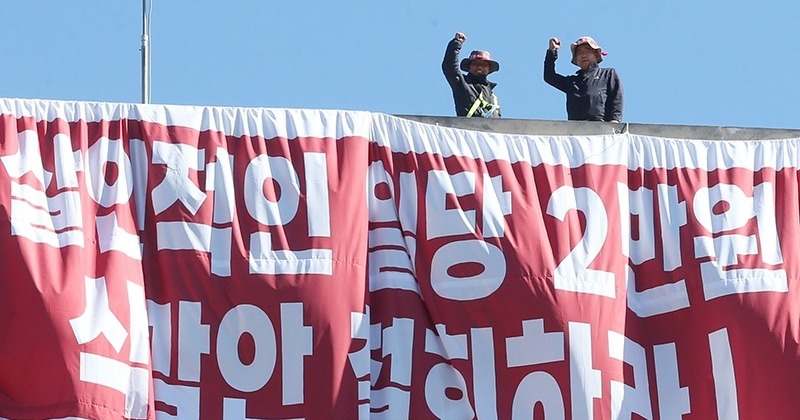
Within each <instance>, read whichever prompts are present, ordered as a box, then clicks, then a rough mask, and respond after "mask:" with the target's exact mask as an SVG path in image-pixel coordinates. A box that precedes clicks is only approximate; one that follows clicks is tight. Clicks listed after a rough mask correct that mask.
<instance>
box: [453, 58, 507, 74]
mask: <svg viewBox="0 0 800 420" xmlns="http://www.w3.org/2000/svg"><path fill="white" fill-rule="evenodd" d="M473 61H474V60H470V59H469V58H465V59H463V60H461V70H463V71H465V72H467V73H469V65H470V64H472V62H473ZM478 61H485V62H487V63H489V73H494V72H496V71H498V70H500V63H498V62H497V61H494V60H478Z"/></svg>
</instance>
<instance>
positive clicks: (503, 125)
mask: <svg viewBox="0 0 800 420" xmlns="http://www.w3.org/2000/svg"><path fill="white" fill-rule="evenodd" d="M398 117H401V118H406V119H409V120H414V121H419V122H423V123H427V124H434V125H440V126H442V127H453V128H461V129H465V130H476V131H490V132H495V133H506V134H526V135H559V136H563V135H592V134H614V133H622V132H625V130H627V132H628V133H631V134H641V135H646V136H656V137H667V138H674V139H694V140H771V139H789V138H800V130H785V129H772V128H744V127H713V126H698V125H658V124H632V123H631V124H628V123H604V122H590V121H548V120H514V119H508V118H497V119H487V118H464V117H431V116H421V115H398Z"/></svg>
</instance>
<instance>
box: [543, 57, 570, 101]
mask: <svg viewBox="0 0 800 420" xmlns="http://www.w3.org/2000/svg"><path fill="white" fill-rule="evenodd" d="M557 59H558V51H552V50H549V49H548V50H547V53H546V54H545V56H544V81H545V82H547V84H548V85H550V86H552V87H554V88H556V89H558V90H560V91H562V92H566V91H567V78H566V77H565V76H562V75H560V74H558V73H556V60H557Z"/></svg>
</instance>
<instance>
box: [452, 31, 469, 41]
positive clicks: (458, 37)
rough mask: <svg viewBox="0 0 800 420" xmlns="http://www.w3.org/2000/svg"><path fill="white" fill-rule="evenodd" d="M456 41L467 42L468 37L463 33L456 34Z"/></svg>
mask: <svg viewBox="0 0 800 420" xmlns="http://www.w3.org/2000/svg"><path fill="white" fill-rule="evenodd" d="M455 39H456V41H461V42H464V41H466V40H467V36H466V35H464V34H463V33H462V32H456V36H455Z"/></svg>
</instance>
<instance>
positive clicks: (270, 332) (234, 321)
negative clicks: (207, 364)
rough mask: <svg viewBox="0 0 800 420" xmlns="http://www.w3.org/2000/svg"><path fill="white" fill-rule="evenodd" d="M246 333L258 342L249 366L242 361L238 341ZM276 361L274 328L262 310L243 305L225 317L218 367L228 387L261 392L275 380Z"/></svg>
mask: <svg viewBox="0 0 800 420" xmlns="http://www.w3.org/2000/svg"><path fill="white" fill-rule="evenodd" d="M245 333H248V334H249V335H250V336H251V337H252V338H253V341H254V342H255V348H256V351H255V356H254V357H253V360H252V362H250V363H243V362H242V360H241V359H240V358H239V340H241V338H242V335H243V334H245ZM276 358H277V347H276V341H275V328H274V327H273V326H272V321H271V320H270V319H269V316H268V315H267V314H266V313H265V312H264V311H263V310H261V308H259V307H257V306H254V305H248V304H242V305H238V306H236V307H235V308H233V309H231V310H229V311H228V312H227V313H226V314H225V316H224V317H223V318H222V321H220V326H219V334H218V336H217V363H218V364H219V370H220V373H221V374H222V377H223V378H225V382H227V383H228V385H230V386H231V387H233V388H234V389H236V390H239V391H242V392H253V391H257V390H259V389H261V388H262V387H263V386H264V385H266V384H267V382H268V381H269V379H270V378H271V377H272V372H273V370H274V369H275V361H276Z"/></svg>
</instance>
